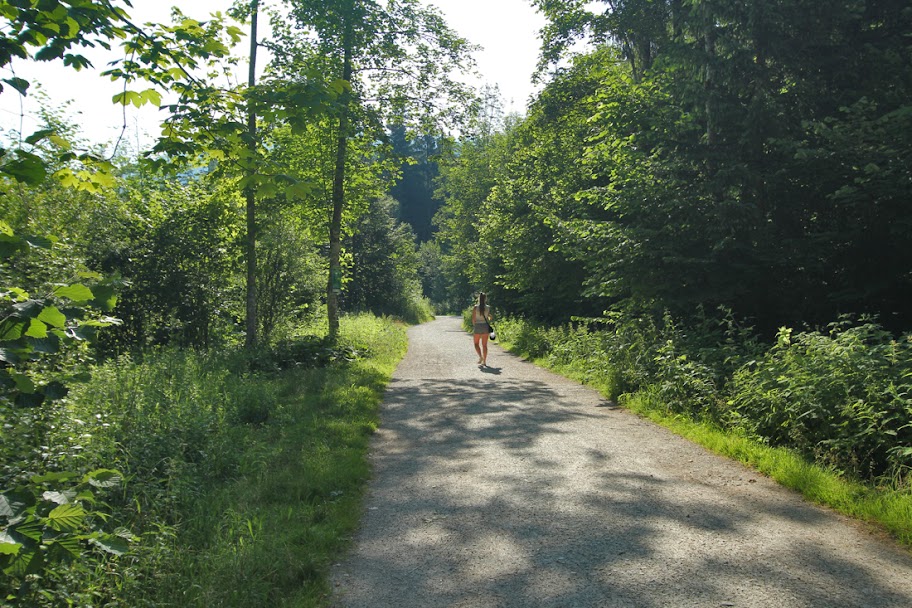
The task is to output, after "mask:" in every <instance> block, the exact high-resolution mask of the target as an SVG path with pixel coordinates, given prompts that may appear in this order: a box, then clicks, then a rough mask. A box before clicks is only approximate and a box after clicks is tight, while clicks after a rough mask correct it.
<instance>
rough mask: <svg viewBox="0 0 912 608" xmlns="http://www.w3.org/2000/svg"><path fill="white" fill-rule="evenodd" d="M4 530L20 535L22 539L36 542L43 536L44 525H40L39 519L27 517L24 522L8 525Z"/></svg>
mask: <svg viewBox="0 0 912 608" xmlns="http://www.w3.org/2000/svg"><path fill="white" fill-rule="evenodd" d="M6 531H7V532H8V533H9V532H11V533H12V534H15V535H16V536H21V537H23V539H28V540H32V541H35V542H36V543H38V542H41V539H42V538H43V537H44V526H43V525H41V522H40V521H36V520H35V519H32V518H29V519H27V520H26V521H25V522H24V523H21V524H16V525H15V526H10V527H9V528H7V530H6ZM23 544H25V543H23Z"/></svg>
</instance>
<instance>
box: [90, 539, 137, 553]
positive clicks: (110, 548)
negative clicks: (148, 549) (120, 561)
mask: <svg viewBox="0 0 912 608" xmlns="http://www.w3.org/2000/svg"><path fill="white" fill-rule="evenodd" d="M89 542H91V543H92V544H93V545H95V546H96V547H98V548H99V549H101V550H102V551H105V552H107V553H111V554H113V555H124V554H125V553H127V552H128V551H129V550H130V544H129V543H128V542H127V541H126V539H124V538H122V537H120V536H115V535H113V534H104V535H102V536H99V537H98V538H93V539H91V540H90V541H89Z"/></svg>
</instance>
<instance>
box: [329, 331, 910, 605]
mask: <svg viewBox="0 0 912 608" xmlns="http://www.w3.org/2000/svg"><path fill="white" fill-rule="evenodd" d="M409 340H410V346H409V352H408V355H407V356H406V357H405V359H404V360H403V361H402V363H401V364H400V366H399V368H398V369H397V371H396V373H395V375H394V377H393V380H392V382H391V384H390V385H389V388H388V390H387V393H386V398H385V402H384V407H383V414H382V426H381V429H380V430H379V432H378V433H377V435H376V437H375V439H374V443H373V445H372V450H371V459H372V462H373V466H374V473H375V477H374V479H373V481H372V482H371V485H370V487H369V490H368V496H367V501H366V506H365V509H366V510H365V514H364V518H363V522H362V528H361V530H360V531H359V532H358V534H357V535H356V537H355V539H354V546H353V547H352V550H351V552H350V553H349V555H348V556H347V557H346V559H345V561H344V562H343V563H341V564H338V565H337V566H336V567H335V568H334V570H333V575H332V584H333V587H334V596H333V598H332V600H331V601H332V605H333V606H339V607H342V606H348V607H360V606H364V607H368V606H369V607H371V608H377V607H384V606H391V607H392V606H395V607H397V608H409V607H416V608H417V607H421V608H432V607H437V606H466V607H467V606H477V607H502V606H516V607H523V608H526V607H538V606H555V607H557V606H561V607H577V606H593V607H596V606H597V607H600V608H602V607H615V606H631V607H643V608H647V607H655V606H674V607H685V606H701V607H702V606H736V607H752V606H762V607H787V608H793V607H803V606H808V607H810V606H814V607H822V608H838V607H849V606H852V607H856V606H857V607H865V608H875V607H883V606H890V607H897V608H908V607H912V556H910V555H909V553H907V552H905V551H903V550H901V549H899V548H897V546H896V545H895V544H894V543H892V542H890V541H889V540H885V539H883V538H882V537H881V536H880V535H879V534H876V533H873V532H871V531H870V530H868V529H867V528H866V527H864V526H862V525H859V524H856V523H853V522H851V521H850V520H848V519H846V518H843V517H841V516H838V515H835V514H833V513H831V512H829V511H827V510H825V509H821V508H817V507H814V506H811V505H809V504H807V503H806V502H804V501H803V500H802V499H801V498H800V497H798V496H797V495H796V494H794V493H793V492H790V491H788V490H785V489H783V488H781V487H780V486H778V485H777V484H775V483H774V482H772V481H770V480H769V479H766V478H764V477H762V476H760V475H759V474H757V473H754V472H752V471H751V470H749V469H747V468H745V467H743V466H741V465H740V464H737V463H733V462H730V461H728V460H726V459H724V458H721V457H718V456H715V455H713V454H710V453H709V452H707V451H706V450H704V449H703V448H701V447H698V446H696V445H694V444H692V443H690V442H688V441H686V440H684V439H681V438H679V437H677V436H675V435H673V434H671V433H670V432H668V431H666V430H664V429H663V428H661V427H658V426H655V425H653V424H652V423H650V422H647V421H644V420H641V419H639V418H637V417H636V416H634V415H633V414H630V413H629V412H626V411H624V410H621V409H617V408H615V407H613V406H612V405H611V403H609V402H607V401H605V400H604V399H602V398H601V397H600V396H599V395H598V393H596V392H595V391H592V390H590V389H587V388H585V387H582V386H580V385H578V384H576V383H575V382H572V381H570V380H566V379H564V378H562V377H560V376H557V375H555V374H552V373H550V372H548V371H545V370H542V369H540V368H537V367H535V366H534V365H532V364H530V363H526V362H524V361H521V360H520V359H518V358H517V357H515V356H513V355H510V354H508V353H505V352H504V351H503V350H501V349H500V348H499V347H497V346H493V348H492V352H491V354H490V355H489V357H488V363H489V364H490V365H491V367H490V368H488V369H479V368H478V367H477V366H476V365H475V364H474V362H475V359H476V357H475V353H474V351H473V349H472V344H471V338H470V337H469V336H468V335H466V334H465V333H464V332H463V331H462V330H461V329H460V320H459V319H457V318H455V317H440V318H438V319H437V320H436V321H434V322H432V323H427V324H424V325H420V326H416V327H413V328H411V329H410V330H409Z"/></svg>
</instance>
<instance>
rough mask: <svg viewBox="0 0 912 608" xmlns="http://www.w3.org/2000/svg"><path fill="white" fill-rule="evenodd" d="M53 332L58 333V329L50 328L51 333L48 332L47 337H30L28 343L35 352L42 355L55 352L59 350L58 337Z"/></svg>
mask: <svg viewBox="0 0 912 608" xmlns="http://www.w3.org/2000/svg"><path fill="white" fill-rule="evenodd" d="M53 332H57V333H60V330H52V333H49V334H48V337H47V338H41V339H38V338H31V339H29V340H28V344H29V345H30V346H31V347H32V350H33V351H34V352H36V353H41V354H44V355H54V354H57V353H59V352H60V338H59V337H58V336H57V335H56V334H55V333H53Z"/></svg>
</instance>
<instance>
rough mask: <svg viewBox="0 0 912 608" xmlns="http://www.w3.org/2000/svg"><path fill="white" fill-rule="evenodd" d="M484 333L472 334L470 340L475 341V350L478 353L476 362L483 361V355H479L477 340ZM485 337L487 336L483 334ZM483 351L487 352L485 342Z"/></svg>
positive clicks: (479, 349)
mask: <svg viewBox="0 0 912 608" xmlns="http://www.w3.org/2000/svg"><path fill="white" fill-rule="evenodd" d="M483 335H484V334H472V340H473V341H474V342H475V352H476V353H478V362H479V363H482V362H484V357H482V356H481V346H479V345H478V342H479V341H480V340H481V337H482V336H483ZM485 338H487V336H485ZM485 353H486V354H487V344H485Z"/></svg>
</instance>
